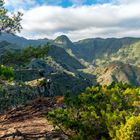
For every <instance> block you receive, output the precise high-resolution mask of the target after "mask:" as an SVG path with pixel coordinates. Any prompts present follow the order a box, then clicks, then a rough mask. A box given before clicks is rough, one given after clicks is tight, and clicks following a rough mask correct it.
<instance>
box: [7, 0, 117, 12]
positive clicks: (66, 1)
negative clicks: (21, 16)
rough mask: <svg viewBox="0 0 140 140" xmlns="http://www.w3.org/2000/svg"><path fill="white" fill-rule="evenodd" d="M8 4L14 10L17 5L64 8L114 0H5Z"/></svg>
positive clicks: (27, 7)
mask: <svg viewBox="0 0 140 140" xmlns="http://www.w3.org/2000/svg"><path fill="white" fill-rule="evenodd" d="M5 1H6V2H7V3H8V4H7V5H6V7H7V8H8V10H10V11H14V10H15V8H17V7H22V8H23V9H30V8H32V7H35V6H37V5H40V6H41V5H51V6H61V7H64V8H67V7H71V6H80V5H96V4H104V3H110V2H112V1H114V0H29V2H27V0H14V1H13V0H5Z"/></svg>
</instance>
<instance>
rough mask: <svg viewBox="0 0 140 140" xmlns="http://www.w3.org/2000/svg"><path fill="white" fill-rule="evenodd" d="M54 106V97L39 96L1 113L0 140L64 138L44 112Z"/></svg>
mask: <svg viewBox="0 0 140 140" xmlns="http://www.w3.org/2000/svg"><path fill="white" fill-rule="evenodd" d="M58 101H59V100H58ZM56 106H58V102H57V100H56V99H52V98H39V99H37V100H34V101H32V102H29V103H27V105H24V106H20V107H18V108H15V109H11V110H9V111H7V112H6V113H4V114H1V115H0V140H65V139H66V136H64V135H63V134H61V133H60V132H55V131H54V127H53V125H52V124H50V122H48V120H47V119H46V113H47V112H49V111H51V110H52V109H54V108H55V107H56Z"/></svg>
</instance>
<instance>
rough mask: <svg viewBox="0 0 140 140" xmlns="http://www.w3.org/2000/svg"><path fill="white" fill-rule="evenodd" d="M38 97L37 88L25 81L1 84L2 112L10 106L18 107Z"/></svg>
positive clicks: (0, 101)
mask: <svg viewBox="0 0 140 140" xmlns="http://www.w3.org/2000/svg"><path fill="white" fill-rule="evenodd" d="M37 97H38V93H37V90H36V89H35V88H32V87H30V86H27V85H25V84H24V83H19V84H16V85H14V86H12V85H6V86H2V85H0V113H1V112H3V111H6V110H8V109H10V108H13V107H17V106H19V105H23V104H25V103H27V101H29V100H33V99H35V98H37Z"/></svg>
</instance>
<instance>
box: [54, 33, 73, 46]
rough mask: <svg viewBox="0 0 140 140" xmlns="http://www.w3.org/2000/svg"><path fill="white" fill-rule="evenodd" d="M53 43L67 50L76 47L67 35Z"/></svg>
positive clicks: (59, 37)
mask: <svg viewBox="0 0 140 140" xmlns="http://www.w3.org/2000/svg"><path fill="white" fill-rule="evenodd" d="M53 42H54V43H55V44H56V45H58V46H60V47H63V48H65V49H68V48H71V47H72V46H73V45H74V44H73V43H72V41H71V40H70V39H69V38H68V37H67V36H66V35H61V36H58V37H57V38H56V39H55V40H54V41H53Z"/></svg>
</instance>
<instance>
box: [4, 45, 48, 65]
mask: <svg viewBox="0 0 140 140" xmlns="http://www.w3.org/2000/svg"><path fill="white" fill-rule="evenodd" d="M48 50H49V47H48V45H42V46H38V47H36V48H35V47H33V46H28V47H26V48H25V49H23V50H20V51H19V52H18V53H17V52H12V51H6V52H5V54H4V55H3V61H2V63H4V64H12V65H25V64H26V63H29V62H30V61H31V60H32V59H33V58H45V57H46V56H47V54H48Z"/></svg>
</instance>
